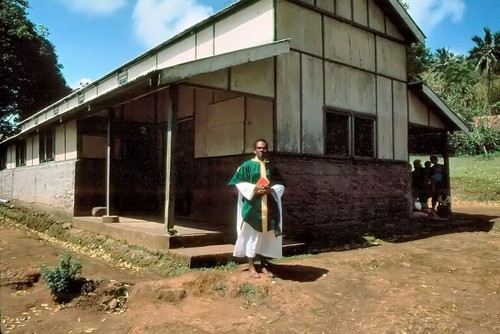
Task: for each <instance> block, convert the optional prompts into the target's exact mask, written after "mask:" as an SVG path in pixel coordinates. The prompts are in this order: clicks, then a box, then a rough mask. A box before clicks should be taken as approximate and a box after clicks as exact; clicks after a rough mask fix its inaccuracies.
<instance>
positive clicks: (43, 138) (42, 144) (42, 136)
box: [38, 128, 56, 163]
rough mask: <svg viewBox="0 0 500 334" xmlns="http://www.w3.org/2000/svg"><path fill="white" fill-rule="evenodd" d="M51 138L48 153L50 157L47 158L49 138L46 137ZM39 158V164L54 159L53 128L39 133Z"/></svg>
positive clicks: (54, 138)
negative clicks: (48, 151)
mask: <svg viewBox="0 0 500 334" xmlns="http://www.w3.org/2000/svg"><path fill="white" fill-rule="evenodd" d="M49 134H50V136H51V137H52V143H51V145H50V146H51V150H50V153H51V155H50V156H48V154H47V138H48V137H49V136H48V135H49ZM38 138H39V143H38V146H39V153H40V154H39V157H40V163H42V162H50V161H54V159H55V149H56V129H55V128H50V129H45V130H43V131H40V133H39V136H38Z"/></svg>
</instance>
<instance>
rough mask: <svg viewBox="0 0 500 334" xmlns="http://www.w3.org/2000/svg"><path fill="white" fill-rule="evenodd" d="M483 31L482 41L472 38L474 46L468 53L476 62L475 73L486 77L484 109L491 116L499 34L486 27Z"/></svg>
mask: <svg viewBox="0 0 500 334" xmlns="http://www.w3.org/2000/svg"><path fill="white" fill-rule="evenodd" d="M483 30H484V39H483V38H481V37H479V36H477V35H476V36H474V37H472V41H473V42H474V43H476V45H475V46H474V48H472V49H471V50H470V51H469V59H471V60H473V61H475V62H476V71H479V72H480V73H483V74H484V75H485V77H486V84H487V93H486V107H487V110H488V114H489V115H491V84H492V82H493V73H494V71H495V68H496V66H497V65H498V59H499V58H500V32H498V31H497V32H495V33H494V34H492V33H491V31H490V29H489V28H487V27H484V28H483Z"/></svg>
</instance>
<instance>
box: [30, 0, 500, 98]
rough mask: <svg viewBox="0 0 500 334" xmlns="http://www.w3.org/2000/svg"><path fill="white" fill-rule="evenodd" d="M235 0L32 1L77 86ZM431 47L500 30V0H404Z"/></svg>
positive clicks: (464, 46)
mask: <svg viewBox="0 0 500 334" xmlns="http://www.w3.org/2000/svg"><path fill="white" fill-rule="evenodd" d="M337 1H349V0H337ZM232 2H234V1H233V0H29V3H30V9H29V10H28V18H29V19H30V20H31V21H32V22H33V23H34V24H36V25H43V26H45V27H46V28H47V29H48V31H49V36H48V39H49V40H50V41H51V42H52V43H53V44H54V46H55V50H56V54H57V55H58V57H59V63H60V64H62V66H63V70H62V72H63V75H64V77H65V79H66V81H67V83H68V85H70V86H71V87H73V88H77V87H78V86H79V84H80V83H81V82H82V81H83V82H90V81H94V80H96V79H99V78H100V77H102V76H104V75H106V74H107V73H109V72H111V71H113V70H114V69H115V68H117V67H119V66H121V65H123V64H125V63H126V62H128V61H130V60H132V59H134V58H135V57H137V56H139V55H140V54H142V53H143V52H145V51H147V50H149V49H151V48H152V47H154V46H156V45H158V44H160V43H161V42H163V41H165V40H167V39H168V38H169V37H172V36H173V35H175V34H177V33H179V32H181V31H182V30H184V29H186V28H189V27H190V26H192V25H193V24H195V23H197V22H199V21H201V20H203V19H205V18H207V17H208V16H210V15H212V14H214V13H215V12H218V11H219V10H221V9H222V8H224V7H226V6H227V5H228V4H230V3H232ZM405 2H407V3H408V4H409V5H410V9H409V13H410V15H411V16H412V17H413V19H414V20H415V22H416V23H417V25H418V26H419V27H420V28H421V29H422V31H423V32H424V34H425V35H426V37H427V39H426V46H427V47H429V48H430V49H431V50H432V51H435V50H436V49H438V48H441V47H444V48H446V49H449V50H450V51H452V52H454V53H457V54H467V51H468V50H470V49H471V48H472V47H473V45H474V44H473V42H472V41H471V38H472V37H473V36H474V35H479V36H481V37H483V36H484V32H483V27H485V26H486V27H489V28H490V29H491V31H492V32H496V31H500V19H499V17H500V0H405Z"/></svg>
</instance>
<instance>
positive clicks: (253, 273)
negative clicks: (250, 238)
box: [248, 259, 260, 278]
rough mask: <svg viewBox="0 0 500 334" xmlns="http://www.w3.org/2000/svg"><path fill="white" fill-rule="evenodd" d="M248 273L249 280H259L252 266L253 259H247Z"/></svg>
mask: <svg viewBox="0 0 500 334" xmlns="http://www.w3.org/2000/svg"><path fill="white" fill-rule="evenodd" d="M248 260H249V261H248V271H249V272H250V278H259V277H260V276H259V273H258V272H257V269H255V266H254V264H253V259H248Z"/></svg>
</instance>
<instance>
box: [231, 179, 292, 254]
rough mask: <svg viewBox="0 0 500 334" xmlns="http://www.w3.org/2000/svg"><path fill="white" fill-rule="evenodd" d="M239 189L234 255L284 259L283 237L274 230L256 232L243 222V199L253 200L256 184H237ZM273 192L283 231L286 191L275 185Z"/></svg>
mask: <svg viewBox="0 0 500 334" xmlns="http://www.w3.org/2000/svg"><path fill="white" fill-rule="evenodd" d="M236 188H237V189H238V208H237V210H238V211H237V218H236V231H237V232H238V239H237V240H236V244H235V246H234V252H233V255H234V256H236V257H245V256H246V257H249V258H254V257H255V255H256V254H259V255H262V256H265V257H269V258H274V259H278V258H281V257H282V246H283V237H282V236H279V237H276V236H275V235H274V230H271V231H267V232H258V231H256V230H254V229H253V228H252V227H251V226H250V225H249V224H247V223H245V222H244V221H243V217H242V216H241V211H242V209H243V197H245V198H246V199H248V200H251V199H252V197H253V195H254V189H255V184H252V183H248V182H241V183H238V184H236ZM271 189H272V190H273V192H272V196H274V198H275V199H276V202H277V203H278V208H279V212H280V229H281V231H283V222H282V210H281V196H282V195H283V192H284V191H285V187H284V186H282V185H279V184H277V185H274V186H272V187H271Z"/></svg>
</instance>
